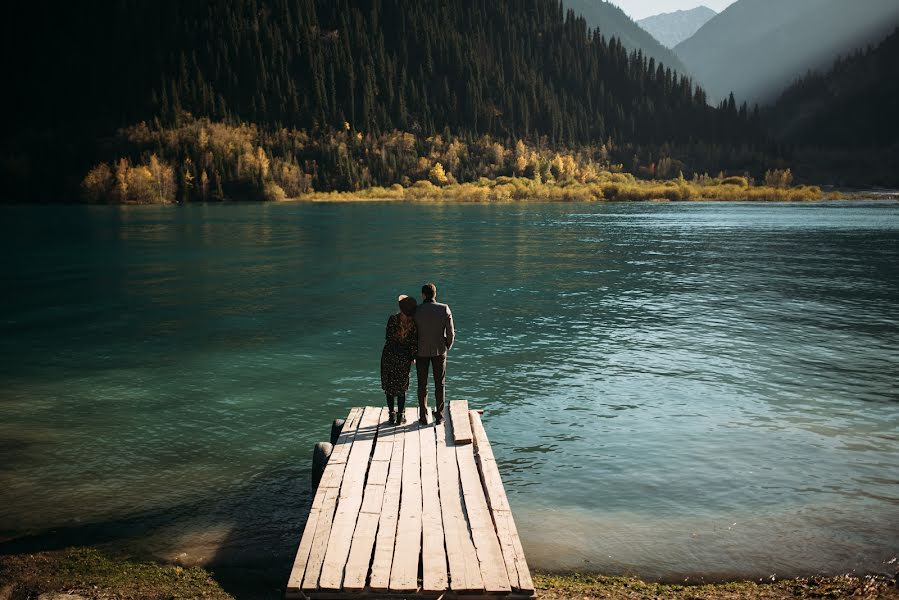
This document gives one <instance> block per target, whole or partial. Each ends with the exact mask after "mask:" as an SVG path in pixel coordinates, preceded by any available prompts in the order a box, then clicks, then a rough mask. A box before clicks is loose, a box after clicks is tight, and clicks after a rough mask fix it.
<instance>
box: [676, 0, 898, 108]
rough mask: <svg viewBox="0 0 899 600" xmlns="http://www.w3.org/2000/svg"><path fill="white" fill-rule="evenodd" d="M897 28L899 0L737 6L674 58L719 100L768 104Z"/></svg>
mask: <svg viewBox="0 0 899 600" xmlns="http://www.w3.org/2000/svg"><path fill="white" fill-rule="evenodd" d="M896 24H899V2H897V1H896V0H856V1H854V2H848V1H846V0H790V1H789V2H785V1H784V0H737V2H734V3H733V4H731V5H730V6H729V7H727V8H726V9H725V10H723V11H722V12H721V13H719V14H718V15H717V16H715V17H713V18H712V19H710V20H709V21H708V22H707V23H706V24H705V25H703V26H702V27H701V28H700V29H699V30H698V31H697V32H696V33H695V34H694V35H693V36H692V37H690V38H689V39H687V40H684V41H683V42H681V43H680V44H678V45H677V46H675V48H674V52H675V53H676V54H677V55H678V57H679V58H680V59H681V61H683V63H684V64H685V65H686V67H687V69H688V70H689V72H690V73H691V74H692V75H693V76H694V77H695V78H696V79H697V80H698V81H699V83H700V84H701V85H702V86H703V87H704V88H705V89H706V91H707V92H708V94H709V97H710V98H711V99H712V100H713V101H715V100H720V99H722V98H725V97H727V95H728V94H729V93H730V92H733V93H734V95H735V96H736V98H737V101H738V102H741V101H744V100H745V101H748V102H750V103H754V102H758V103H765V102H768V101H771V100H773V99H774V98H776V96H777V94H779V93H780V92H781V91H782V90H783V89H784V88H785V87H786V86H787V85H789V84H790V83H791V82H792V81H793V80H794V79H796V77H797V76H799V75H801V74H803V73H805V72H806V71H808V70H809V69H820V68H826V67H827V66H828V65H829V64H830V63H831V62H832V61H833V60H834V59H835V58H836V57H837V56H839V55H840V54H846V53H848V52H851V51H852V50H854V49H856V48H859V47H863V46H865V45H867V44H876V43H877V42H879V41H880V40H882V39H883V38H884V37H885V36H886V35H887V34H888V33H889V32H890V31H892V29H893V28H894V27H895V26H896Z"/></svg>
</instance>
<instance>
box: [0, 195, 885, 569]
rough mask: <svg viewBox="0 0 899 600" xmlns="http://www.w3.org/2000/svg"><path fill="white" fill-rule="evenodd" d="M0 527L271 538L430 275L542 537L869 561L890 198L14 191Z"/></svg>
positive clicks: (93, 539) (644, 558)
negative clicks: (189, 197)
mask: <svg viewBox="0 0 899 600" xmlns="http://www.w3.org/2000/svg"><path fill="white" fill-rule="evenodd" d="M0 227H2V229H3V232H2V233H3V235H2V241H0V243H2V244H4V245H5V247H4V255H5V256H7V257H8V262H7V266H6V268H5V277H4V278H5V282H4V283H5V285H4V289H5V290H8V292H7V293H6V294H4V296H3V299H2V303H3V311H2V315H3V318H2V328H3V335H2V338H0V353H2V361H0V377H2V388H0V390H2V391H0V540H3V539H6V540H10V539H15V542H13V543H14V544H16V545H17V547H21V548H31V547H33V548H44V547H56V546H62V545H70V544H76V543H97V544H112V545H115V546H128V547H135V548H138V549H141V550H143V551H148V552H152V553H154V554H157V555H158V556H160V557H163V558H167V559H174V558H180V559H182V560H185V561H186V562H203V563H205V562H215V561H237V562H254V561H258V562H272V561H274V562H283V563H288V562H289V561H290V558H291V557H292V554H293V552H294V550H295V548H296V544H297V543H298V541H299V537H300V533H301V531H302V526H303V522H304V519H305V514H306V512H307V511H308V507H309V502H310V491H309V484H308V480H309V467H310V464H309V463H310V454H311V448H312V445H313V444H314V443H315V442H317V441H320V440H324V439H326V438H327V435H328V429H329V424H330V421H331V419H333V418H335V417H340V416H343V415H345V413H346V412H347V410H348V409H349V407H350V406H353V405H359V404H379V403H381V402H382V398H381V395H380V388H379V380H378V373H379V372H378V360H379V355H380V354H379V353H380V345H381V343H382V340H383V327H384V324H385V323H386V319H387V315H388V314H390V312H391V311H393V309H394V307H393V300H394V299H395V298H396V295H397V294H398V293H400V292H406V293H415V291H416V289H417V288H418V287H419V286H420V285H421V283H422V282H423V281H426V280H434V281H436V283H437V285H438V288H439V295H440V298H441V299H442V300H445V301H447V302H449V303H450V304H451V305H452V307H453V312H454V315H455V319H456V323H457V330H458V338H459V339H458V346H457V347H456V348H454V350H453V352H452V353H451V356H450V363H449V376H448V377H449V380H448V394H449V397H450V398H465V399H468V400H469V401H470V402H471V403H472V404H473V405H475V406H477V407H483V408H485V409H486V411H487V412H486V414H485V417H484V422H485V425H486V427H487V429H488V433H489V435H490V437H491V440H492V441H493V444H494V449H495V452H496V454H497V458H498V460H499V464H500V469H501V473H502V475H503V479H504V481H505V483H506V487H507V490H508V492H509V495H510V502H511V503H512V505H513V508H514V509H515V514H516V520H517V523H518V526H519V529H520V531H521V535H522V539H523V542H524V545H525V550H526V551H527V554H528V557H529V560H530V562H531V564H532V566H534V567H537V568H552V569H582V570H583V569H588V570H600V571H604V572H621V573H625V572H626V573H637V574H641V575H643V576H645V577H662V578H674V577H681V576H687V575H691V574H703V575H707V576H727V575H742V576H746V577H756V576H759V577H760V576H769V575H771V574H772V573H777V574H778V576H786V575H790V574H802V573H819V572H821V573H837V572H846V571H850V570H858V571H889V570H890V567H889V565H888V564H887V561H888V560H890V559H891V558H893V557H895V556H896V554H897V552H899V547H897V546H896V540H897V539H899V525H897V523H899V485H897V484H899V467H897V464H899V387H897V381H899V342H897V340H899V304H897V302H896V299H897V298H899V204H897V203H895V202H878V203H864V202H862V203H832V204H803V205H747V204H687V205H660V204H629V205H628V204H624V205H622V204H609V205H521V206H516V205H505V206H486V205H437V206H426V205H421V204H418V205H389V204H366V205H301V204H294V205H226V206H205V207H204V206H191V207H181V208H172V207H167V208H166V207H162V208H160V207H133V208H84V207H52V208H50V207H47V208H34V207H31V208H11V209H8V210H7V211H6V214H5V219H4V221H3V224H2V225H0Z"/></svg>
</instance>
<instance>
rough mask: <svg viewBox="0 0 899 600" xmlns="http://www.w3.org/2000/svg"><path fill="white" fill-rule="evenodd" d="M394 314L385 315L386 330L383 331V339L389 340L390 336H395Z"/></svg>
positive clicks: (395, 323)
mask: <svg viewBox="0 0 899 600" xmlns="http://www.w3.org/2000/svg"><path fill="white" fill-rule="evenodd" d="M396 328H397V322H396V315H390V316H389V317H387V330H386V331H385V332H384V341H385V342H389V341H390V338H393V337H396Z"/></svg>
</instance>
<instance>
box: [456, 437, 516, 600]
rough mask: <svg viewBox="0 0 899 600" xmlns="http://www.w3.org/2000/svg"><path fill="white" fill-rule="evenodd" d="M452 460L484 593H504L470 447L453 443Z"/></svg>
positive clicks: (497, 549) (505, 581) (499, 557)
mask: <svg viewBox="0 0 899 600" xmlns="http://www.w3.org/2000/svg"><path fill="white" fill-rule="evenodd" d="M454 425H455V424H454ZM456 460H457V461H458V463H459V479H460V480H461V482H462V495H463V497H464V499H465V511H466V513H467V515H468V525H469V527H470V528H471V539H472V541H473V542H474V547H475V551H476V553H477V555H478V562H479V563H480V566H481V577H482V578H483V579H484V589H485V590H487V591H488V592H508V591H510V590H511V585H510V584H509V576H508V573H507V572H506V568H505V563H504V561H503V553H502V549H501V548H500V545H499V539H498V538H497V535H496V529H495V528H494V525H493V519H492V518H491V515H490V509H489V508H488V506H487V499H486V497H485V496H484V487H483V486H482V485H481V476H480V473H479V472H478V466H477V465H476V464H475V460H474V449H473V448H472V446H471V445H470V444H469V445H464V446H458V445H457V446H456Z"/></svg>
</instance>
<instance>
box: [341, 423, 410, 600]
mask: <svg viewBox="0 0 899 600" xmlns="http://www.w3.org/2000/svg"><path fill="white" fill-rule="evenodd" d="M385 417H386V412H384V413H382V414H381V418H382V419H384V418H385ZM397 432H398V430H397V429H396V428H394V427H393V426H392V425H390V424H389V423H387V422H382V423H381V426H380V427H379V428H378V438H377V439H376V440H375V447H374V450H373V452H372V461H371V463H370V465H369V467H368V475H367V477H366V480H365V494H364V497H363V499H362V506H361V508H360V509H359V518H358V520H357V521H356V530H355V531H354V532H353V542H352V546H351V547H350V554H349V557H348V558H347V563H346V569H345V572H344V576H343V589H344V590H347V591H361V590H363V589H364V588H365V582H366V579H367V578H368V572H369V566H370V563H371V558H372V550H373V548H374V547H375V538H376V535H377V531H378V521H379V520H380V517H381V512H382V508H383V505H384V494H385V488H386V486H387V478H388V475H389V469H390V457H391V455H392V452H393V447H394V439H395V438H396V436H397ZM399 434H400V435H402V431H401V430H399ZM385 449H386V451H385Z"/></svg>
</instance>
